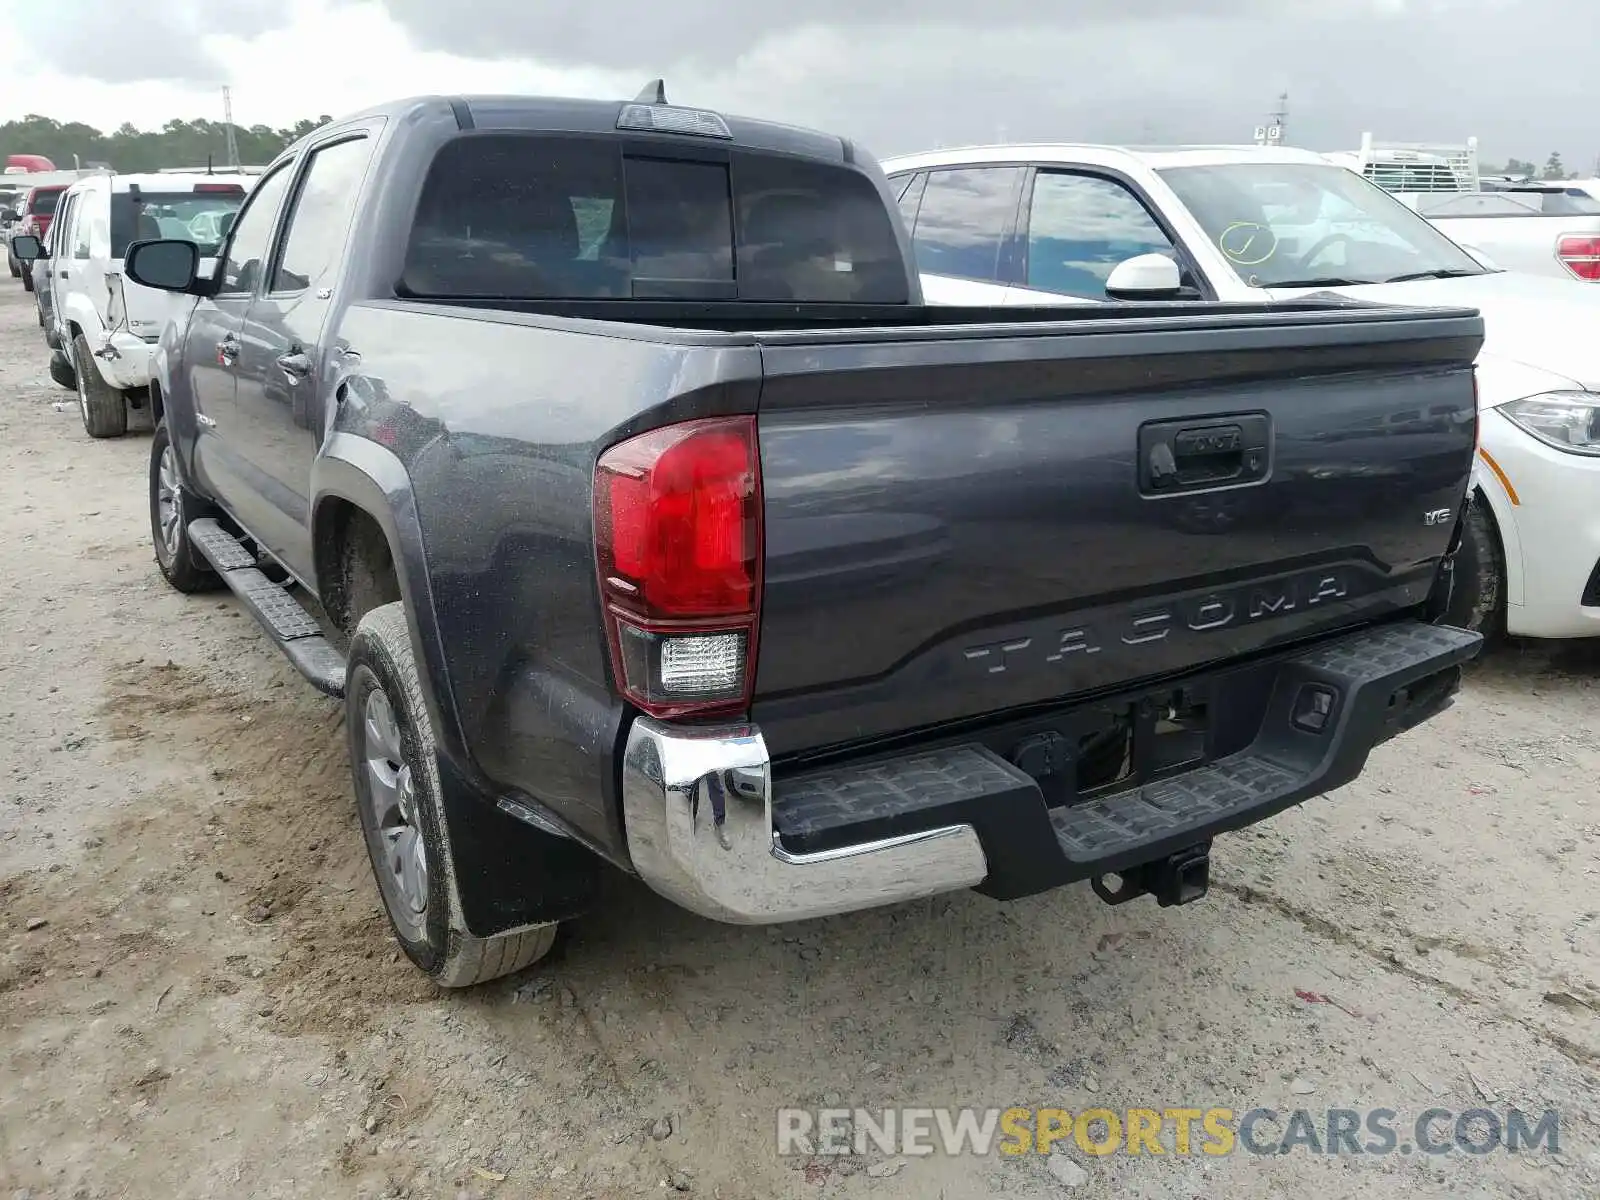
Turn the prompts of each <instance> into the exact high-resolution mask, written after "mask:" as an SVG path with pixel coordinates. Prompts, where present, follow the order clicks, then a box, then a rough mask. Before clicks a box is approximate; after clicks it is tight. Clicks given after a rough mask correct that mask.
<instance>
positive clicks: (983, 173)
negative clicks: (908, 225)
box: [913, 167, 1022, 282]
mask: <svg viewBox="0 0 1600 1200" xmlns="http://www.w3.org/2000/svg"><path fill="white" fill-rule="evenodd" d="M1021 179H1022V168H1020V167H962V168H958V169H955V170H949V171H930V172H929V173H928V182H927V184H926V185H925V186H924V188H923V192H922V204H921V206H920V207H919V208H918V209H917V223H916V230H915V233H914V235H913V241H914V243H915V245H916V250H917V267H918V269H919V270H922V271H925V272H927V273H928V274H930V275H951V276H954V277H956V278H958V279H977V280H981V281H984V282H995V281H998V280H999V278H1000V248H1001V245H1002V244H1003V243H1004V241H1005V238H1006V233H1007V231H1008V230H1009V229H1010V227H1011V219H1012V217H1013V216H1014V215H1015V213H1016V207H1017V185H1018V184H1019V183H1020V182H1021Z"/></svg>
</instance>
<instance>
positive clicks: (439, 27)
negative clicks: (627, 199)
mask: <svg viewBox="0 0 1600 1200" xmlns="http://www.w3.org/2000/svg"><path fill="white" fill-rule="evenodd" d="M1405 2H1406V0H1072V3H1070V4H1062V5H1059V6H1054V7H1051V6H1047V5H1041V4H1039V3H1038V2H1037V0H985V2H984V3H982V4H972V3H970V2H969V0H867V2H863V0H806V2H805V3H804V4H794V3H790V2H788V0H739V2H734V0H665V2H657V0H621V2H617V0H613V2H611V3H604V4H600V3H573V2H572V0H458V2H457V3H454V4H449V5H441V4H438V3H437V2H436V0H383V4H384V7H385V8H386V9H387V10H388V11H389V12H390V14H392V15H393V17H394V18H395V20H397V21H399V22H400V24H401V25H402V26H404V27H405V28H406V29H408V30H410V31H411V32H412V33H413V34H414V35H415V37H416V38H417V39H418V42H419V44H421V45H425V46H431V47H437V48H440V49H445V50H452V51H455V52H456V53H460V54H467V55H473V56H476V57H480V58H496V57H503V56H506V55H531V56H535V57H538V58H541V59H544V60H547V61H582V62H586V63H590V64H593V65H595V66H603V67H624V68H630V69H635V70H641V71H645V72H650V71H653V70H656V69H657V68H660V67H664V66H666V65H676V66H695V67H701V68H714V67H716V66H717V65H718V64H723V63H726V62H727V61H728V60H729V59H730V58H732V57H737V56H739V55H742V54H746V53H748V52H750V51H752V50H754V49H756V48H757V47H759V46H760V45H762V44H763V43H766V42H771V41H775V40H781V39H783V38H785V37H787V36H788V35H791V34H794V33H796V32H798V31H801V30H805V29H821V30H841V31H860V32H862V33H863V34H864V35H867V36H871V37H873V38H879V37H886V38H890V39H893V38H894V37H896V36H899V35H903V34H905V33H910V32H913V31H915V30H916V29H918V28H919V27H922V26H942V27H947V28H954V29H963V30H966V31H969V32H970V31H982V32H1001V33H1005V34H1008V35H1012V34H1016V33H1018V32H1033V33H1059V32H1062V31H1070V30H1076V29H1085V28H1092V27H1094V26H1097V25H1102V24H1107V23H1110V24H1119V23H1123V22H1127V21H1142V20H1147V19H1151V18H1155V19H1162V18H1167V17H1197V16H1198V17H1249V16H1254V17H1256V18H1259V19H1271V20H1284V19H1292V18H1293V17H1294V15H1295V14H1296V13H1315V12H1318V11H1322V12H1328V11H1342V12H1355V13H1365V12H1371V11H1375V10H1387V9H1393V8H1394V6H1395V5H1396V4H1403V3H1405Z"/></svg>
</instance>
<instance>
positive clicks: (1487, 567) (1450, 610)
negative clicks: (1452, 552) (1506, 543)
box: [1444, 496, 1505, 639]
mask: <svg viewBox="0 0 1600 1200" xmlns="http://www.w3.org/2000/svg"><path fill="white" fill-rule="evenodd" d="M1444 623H1445V624H1446V625H1454V626H1456V627H1457V628H1458V629H1470V630H1473V631H1474V632H1476V633H1481V634H1483V636H1484V637H1485V639H1492V638H1494V637H1496V636H1497V635H1498V634H1499V633H1500V631H1501V630H1502V629H1503V628H1504V627H1505V563H1504V557H1503V555H1502V554H1501V552H1500V535H1499V531H1498V530H1496V529H1495V524H1494V516H1493V514H1492V513H1490V511H1489V506H1488V505H1487V504H1485V503H1484V502H1483V499H1482V498H1481V497H1479V496H1473V498H1472V501H1471V503H1470V504H1469V505H1468V506H1467V519H1466V522H1465V524H1464V526H1463V528H1462V532H1461V546H1460V548H1459V549H1457V551H1456V560H1455V567H1454V569H1453V570H1452V572H1451V577H1450V601H1449V603H1448V604H1447V605H1446V606H1445V615H1444Z"/></svg>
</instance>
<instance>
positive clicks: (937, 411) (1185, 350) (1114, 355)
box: [752, 308, 1483, 757]
mask: <svg viewBox="0 0 1600 1200" xmlns="http://www.w3.org/2000/svg"><path fill="white" fill-rule="evenodd" d="M1013 311H1014V310H1013ZM1168 311H1169V312H1170V310H1168ZM1055 315H1057V316H1058V317H1059V310H1057V313H1056V314H1055ZM1008 316H1009V313H1008ZM1482 330H1483V327H1482V322H1481V320H1480V319H1479V318H1478V317H1477V315H1476V314H1475V313H1472V312H1470V311H1458V310H1396V309H1371V308H1350V309H1342V310H1327V311H1316V312H1307V311H1303V310H1302V311H1297V312H1285V311H1281V310H1271V309H1264V310H1262V311H1261V312H1259V313H1251V314H1242V315H1241V314H1238V313H1237V312H1234V313H1230V314H1225V315H1214V314H1206V313H1205V312H1204V311H1203V310H1201V309H1197V310H1196V313H1195V315H1193V316H1187V315H1186V316H1179V317H1171V316H1166V317H1150V318H1146V317H1142V316H1137V315H1132V314H1126V313H1124V314H1122V315H1119V316H1113V317H1109V318H1092V319H1081V320H1074V321H1060V320H1056V321H1052V322H1049V323H1048V324H1042V323H1041V324H1033V323H1025V322H1017V323H1009V322H1008V323H1007V324H1004V325H992V326H972V327H966V328H963V329H961V330H959V331H955V330H952V329H949V328H945V329H912V330H908V329H904V328H898V329H884V330H877V331H874V330H858V331H853V332H838V331H828V332H820V331H818V332H796V333H788V334H774V335H764V336H762V337H761V339H760V340H761V345H762V355H763V383H762V393H761V401H760V412H759V425H758V429H759V437H760V444H761V472H762V488H763V492H764V504H765V533H764V536H765V568H764V571H765V583H764V592H763V606H762V616H761V630H760V642H759V654H758V665H757V678H756V688H755V699H754V706H753V713H752V715H753V717H754V719H755V720H756V721H757V722H758V723H759V724H760V726H761V728H762V730H763V733H764V735H765V737H766V739H767V743H768V746H769V748H770V749H771V751H772V752H773V753H774V754H775V755H777V756H780V757H781V756H785V755H794V754H797V753H799V752H802V751H811V750H817V749H822V748H831V747H839V746H843V745H847V744H854V743H870V742H871V740H872V739H874V738H878V737H881V736H882V735H885V734H889V733H899V732H904V731H907V730H914V729H926V728H932V727H939V726H946V725H949V724H950V723H952V722H960V721H963V720H967V719H971V718H980V717H984V716H986V715H989V714H998V713H1004V712H1010V711H1015V710H1021V709H1028V708H1033V707H1036V706H1047V705H1050V704H1052V703H1058V702H1060V701H1061V700H1062V699H1064V698H1066V697H1071V696H1078V695H1082V694H1088V693H1093V692H1096V691H1102V690H1109V689H1113V688H1118V687H1123V688H1125V687H1126V686H1127V685H1129V684H1130V683H1136V682H1140V681H1146V680H1150V681H1154V680H1158V679H1161V678H1164V677H1170V676H1174V675H1178V674H1181V673H1183V672H1186V671H1189V670H1191V669H1194V668H1197V667H1201V666H1203V665H1205V664H1208V663H1213V662H1216V661H1218V660H1222V659H1234V658H1238V657H1239V656H1242V655H1249V654H1251V653H1253V652H1256V651H1262V650H1266V649H1268V648H1272V647H1277V646H1281V645H1284V644H1287V643H1290V642H1294V641H1298V640H1302V639H1307V638H1311V637H1314V636H1317V635H1319V634H1323V633H1327V632H1330V631H1332V630H1335V629H1339V628H1343V627H1348V626H1351V625H1355V624H1359V623H1362V622H1368V621H1372V620H1376V619H1379V618H1382V617H1385V616H1389V615H1393V614H1395V613H1398V612H1400V611H1402V610H1405V609H1408V608H1412V607H1415V606H1417V605H1419V604H1421V603H1422V602H1423V601H1425V600H1426V598H1427V595H1428V592H1429V590H1430V587H1431V585H1432V582H1433V579H1434V577H1435V574H1436V570H1437V565H1438V562H1439V559H1440V557H1441V555H1442V554H1443V553H1444V551H1445V550H1446V548H1447V545H1448V543H1449V539H1450V537H1451V533H1452V530H1453V527H1454V522H1455V518H1456V515H1457V512H1458V510H1459V507H1460V505H1461V502H1462V499H1463V496H1464V494H1465V489H1466V484H1467V479H1468V475H1469V473H1470V470H1471V465H1472V458H1473V453H1474V443H1475V435H1476V420H1477V414H1476V403H1475V395H1474V392H1475V389H1474V384H1473V376H1472V362H1473V359H1474V358H1475V356H1476V354H1477V352H1478V348H1479V346H1480V344H1481V342H1482Z"/></svg>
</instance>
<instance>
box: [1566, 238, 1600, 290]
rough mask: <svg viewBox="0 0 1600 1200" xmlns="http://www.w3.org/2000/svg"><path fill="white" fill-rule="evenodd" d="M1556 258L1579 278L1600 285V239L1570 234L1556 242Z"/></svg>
mask: <svg viewBox="0 0 1600 1200" xmlns="http://www.w3.org/2000/svg"><path fill="white" fill-rule="evenodd" d="M1556 257H1557V258H1558V259H1560V260H1561V265H1562V266H1563V267H1565V268H1566V269H1567V270H1569V271H1571V272H1572V274H1573V275H1575V276H1576V277H1577V278H1579V279H1582V280H1585V281H1587V282H1590V283H1600V237H1593V236H1590V235H1587V234H1568V235H1567V236H1566V237H1563V238H1559V239H1557V241H1556Z"/></svg>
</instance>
